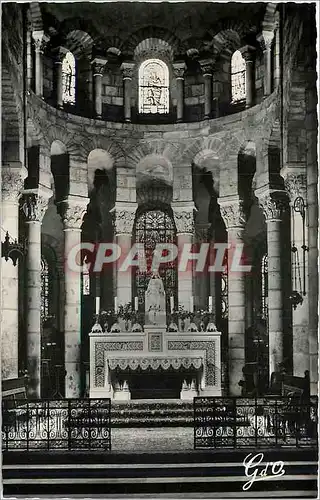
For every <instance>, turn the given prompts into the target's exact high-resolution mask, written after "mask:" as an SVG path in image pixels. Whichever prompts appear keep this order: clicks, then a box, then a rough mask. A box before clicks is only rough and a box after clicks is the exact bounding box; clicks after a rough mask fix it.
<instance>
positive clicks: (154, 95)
mask: <svg viewBox="0 0 320 500" xmlns="http://www.w3.org/2000/svg"><path fill="white" fill-rule="evenodd" d="M139 113H144V114H149V113H161V114H165V113H169V70H168V66H167V65H166V64H165V63H164V62H163V61H161V60H160V59H147V60H146V61H144V62H143V63H142V64H141V66H140V68H139Z"/></svg>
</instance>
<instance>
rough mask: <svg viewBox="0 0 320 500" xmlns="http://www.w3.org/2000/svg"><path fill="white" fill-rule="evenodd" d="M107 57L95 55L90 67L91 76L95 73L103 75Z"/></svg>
mask: <svg viewBox="0 0 320 500" xmlns="http://www.w3.org/2000/svg"><path fill="white" fill-rule="evenodd" d="M107 62H108V59H106V58H104V57H95V58H94V59H93V60H92V61H91V64H92V68H93V76H96V75H100V76H102V75H103V72H104V68H105V65H106V64H107Z"/></svg>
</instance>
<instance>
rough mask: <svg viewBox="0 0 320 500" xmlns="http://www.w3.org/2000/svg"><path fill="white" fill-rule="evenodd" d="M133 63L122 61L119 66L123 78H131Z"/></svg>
mask: <svg viewBox="0 0 320 500" xmlns="http://www.w3.org/2000/svg"><path fill="white" fill-rule="evenodd" d="M134 66H135V65H134V63H131V62H123V63H122V64H121V66H120V69H121V71H122V77H123V79H124V80H131V79H132V75H133V69H134Z"/></svg>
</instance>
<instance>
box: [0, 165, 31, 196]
mask: <svg viewBox="0 0 320 500" xmlns="http://www.w3.org/2000/svg"><path fill="white" fill-rule="evenodd" d="M27 175H28V173H27V170H26V169H25V168H10V167H8V168H6V167H2V171H1V180H2V184H1V191H2V201H15V202H17V201H18V198H19V196H20V192H21V190H22V188H23V181H24V179H25V178H26V176H27Z"/></svg>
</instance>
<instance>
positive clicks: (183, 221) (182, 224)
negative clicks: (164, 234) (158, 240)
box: [173, 208, 194, 234]
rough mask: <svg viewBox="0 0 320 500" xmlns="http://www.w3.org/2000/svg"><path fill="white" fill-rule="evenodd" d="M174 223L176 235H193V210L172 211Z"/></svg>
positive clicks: (178, 209) (176, 209)
mask: <svg viewBox="0 0 320 500" xmlns="http://www.w3.org/2000/svg"><path fill="white" fill-rule="evenodd" d="M173 215H174V221H175V224H176V228H177V233H180V234H193V233H194V208H189V209H183V208H175V209H173Z"/></svg>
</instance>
